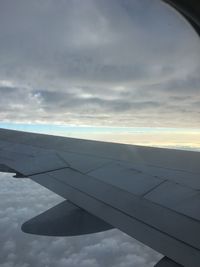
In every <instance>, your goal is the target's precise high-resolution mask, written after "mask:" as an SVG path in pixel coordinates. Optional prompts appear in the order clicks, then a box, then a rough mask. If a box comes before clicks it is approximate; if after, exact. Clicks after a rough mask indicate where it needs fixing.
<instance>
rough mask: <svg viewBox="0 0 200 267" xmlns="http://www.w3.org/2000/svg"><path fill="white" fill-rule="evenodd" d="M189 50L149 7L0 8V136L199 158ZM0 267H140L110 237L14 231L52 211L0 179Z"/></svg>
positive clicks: (143, 1)
mask: <svg viewBox="0 0 200 267" xmlns="http://www.w3.org/2000/svg"><path fill="white" fill-rule="evenodd" d="M199 72H200V40H199V37H198V36H197V34H196V33H195V32H194V30H193V29H192V28H191V26H190V25H189V24H188V23H187V22H186V21H185V20H184V19H183V18H182V17H181V16H180V15H179V14H177V13H176V12H174V11H173V10H172V9H171V8H169V7H168V6H167V5H165V4H163V3H161V2H160V1H158V0H151V1H149V0H123V1H122V0H109V1H107V0H84V1H82V0H59V1H57V0H46V1H41V0H34V1H31V0H18V1H12V0H0V127H3V128H10V129H18V130H26V131H33V132H43V133H50V134H57V135H64V136H70V137H79V138H85V139H94V140H103V141H112V142H121V143H129V144H141V145H151V146H162V147H172V148H174V147H175V148H180V149H190V150H199V148H200V127H199V122H200V108H199V107H200V86H199V84H200V78H199ZM0 181H1V187H0V233H1V238H0V267H18V266H19V267H29V266H39V267H40V266H46V267H53V266H58V267H62V266H65V267H78V266H80V267H85V266H87V267H89V266H92V267H93V266H94V267H100V266H105V267H113V266H115V267H129V266H131V267H132V266H135V267H147V266H153V265H154V264H155V262H156V261H158V260H159V259H160V258H161V255H160V254H158V253H157V252H155V251H153V250H151V249H150V248H148V247H146V246H144V245H143V244H141V243H139V242H137V241H136V240H134V239H133V238H130V237H128V236H127V235H125V234H123V233H122V232H120V231H119V230H111V231H107V232H104V233H99V234H95V235H88V236H83V237H75V238H55V237H54V238H47V237H37V236H32V235H27V234H24V233H22V232H21V230H20V225H21V224H22V223H23V222H24V221H26V220H28V219H29V218H31V217H33V216H35V215H37V214H38V213H40V212H42V211H44V210H46V209H47V208H48V207H52V206H54V205H55V204H57V203H58V202H60V201H62V199H61V198H60V197H58V196H57V195H55V194H53V193H52V192H49V191H48V190H47V189H45V188H42V187H41V186H39V185H37V184H34V183H33V182H31V181H29V180H28V179H22V180H17V179H13V178H12V177H11V175H10V174H1V173H0Z"/></svg>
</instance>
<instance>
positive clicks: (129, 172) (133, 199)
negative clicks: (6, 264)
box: [0, 129, 200, 267]
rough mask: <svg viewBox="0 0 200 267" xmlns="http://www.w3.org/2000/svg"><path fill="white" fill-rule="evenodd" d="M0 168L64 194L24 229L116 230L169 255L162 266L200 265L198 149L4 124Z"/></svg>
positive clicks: (45, 231) (53, 231)
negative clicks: (50, 132)
mask: <svg viewBox="0 0 200 267" xmlns="http://www.w3.org/2000/svg"><path fill="white" fill-rule="evenodd" d="M0 171H2V172H10V173H15V174H16V177H18V178H20V177H24V178H25V177H27V178H30V179H31V180H33V181H35V182H37V183H39V184H41V185H43V186H44V187H46V188H48V189H50V190H51V191H53V192H55V193H56V194H58V195H60V196H62V197H63V198H65V199H66V200H65V201H64V202H62V203H60V204H59V205H57V206H55V207H53V208H51V209H50V210H48V211H46V212H45V213H43V214H41V215H39V216H37V217H35V218H33V219H31V220H30V221H28V222H26V223H25V224H24V225H23V226H22V230H23V231H25V232H28V233H34V234H41V235H58V236H59V235H60V236H67V235H80V234H86V233H93V232H98V231H104V230H108V229H111V228H112V227H115V228H118V229H120V230H121V231H123V232H125V233H127V234H128V235H130V236H132V237H134V238H136V239H137V240H139V241H141V242H143V243H144V244H146V245H148V246H150V247H152V248H153V249H155V250H157V251H158V252H160V253H162V254H163V255H166V257H165V258H164V259H163V260H161V262H160V263H158V264H159V265H157V266H181V265H179V264H182V265H184V266H190V267H194V266H195V267H196V266H198V265H199V262H200V208H199V207H200V194H199V190H200V153H199V152H191V151H180V150H173V149H161V148H151V147H143V146H133V145H124V144H116V143H107V142H98V141H89V140H81V139H73V138H65V137H57V136H50V135H43V134H34V133H26V132H20V131H13V130H5V129H0ZM175 262H176V263H175Z"/></svg>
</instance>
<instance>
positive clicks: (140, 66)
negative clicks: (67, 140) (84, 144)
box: [0, 0, 200, 127]
mask: <svg viewBox="0 0 200 267" xmlns="http://www.w3.org/2000/svg"><path fill="white" fill-rule="evenodd" d="M0 37H1V42H0V94H1V99H0V103H1V108H0V119H1V121H3V120H4V121H5V120H7V121H18V122H48V123H50V122H52V120H53V121H54V122H61V123H72V124H92V125H95V124H96V125H101V124H102V123H103V124H104V125H106V124H109V125H115V126H117V125H118V122H119V121H120V122H122V121H123V120H122V118H120V117H119V116H120V112H121V113H122V114H121V116H122V117H124V122H126V125H124V124H123V123H121V126H141V125H142V126H152V125H156V126H173V125H176V126H180V127H181V126H191V127H197V126H198V122H199V110H198V107H197V105H193V103H194V102H197V101H198V100H199V97H200V87H199V84H200V83H199V82H200V81H199V70H200V42H199V37H198V36H197V35H196V34H195V32H194V30H193V29H192V28H191V27H190V26H189V24H187V23H186V21H184V19H183V18H182V17H181V16H179V15H178V14H177V13H175V12H173V11H172V10H171V8H168V7H167V6H166V5H165V4H163V3H161V2H160V1H158V0H152V1H149V0H142V1H141V0H140V1H139V0H134V1H131V0H126V1H117V0H111V1H105V0H95V1H94V0H86V1H84V2H83V1H80V0H69V1H64V0H62V1H59V2H58V1H55V0H47V1H45V3H43V1H39V0H36V1H34V2H32V1H25V0H19V1H18V2H17V3H15V2H13V1H10V0H8V1H7V0H2V1H1V3H0ZM186 96H189V97H188V101H186V99H183V98H182V97H186ZM177 99H179V100H178V101H177ZM183 111H189V112H188V113H187V114H188V116H189V117H192V119H191V120H190V123H189V119H188V120H187V119H186V120H185V119H183V118H185V112H183ZM116 112H117V113H118V114H117V118H116V116H115V113H116ZM166 113H169V115H168V117H167V115H162V114H166ZM93 114H96V117H97V119H96V121H95V120H94V119H92V120H91V119H90V118H91V117H93ZM131 114H132V116H131ZM150 114H151V116H150ZM161 115H162V116H161ZM99 118H108V119H107V120H106V119H105V120H103V119H102V120H101V119H99ZM130 118H131V119H130ZM172 118H176V122H175V123H174V122H173V121H174V119H173V120H172ZM141 119H142V120H141ZM154 122H156V123H154Z"/></svg>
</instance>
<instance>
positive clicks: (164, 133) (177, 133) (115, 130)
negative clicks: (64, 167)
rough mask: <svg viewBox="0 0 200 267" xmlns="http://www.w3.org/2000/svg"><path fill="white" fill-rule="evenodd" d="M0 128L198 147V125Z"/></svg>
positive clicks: (29, 125) (140, 143) (1, 124)
mask: <svg viewBox="0 0 200 267" xmlns="http://www.w3.org/2000/svg"><path fill="white" fill-rule="evenodd" d="M0 127H1V128H5V129H13V130H21V131H27V132H35V133H43V134H52V135H58V136H64V137H70V138H80V139H86V140H97V141H104V142H114V143H123V144H131V145H142V146H155V147H165V148H176V149H185V150H195V151H200V129H192V128H191V129H187V128H155V127H146V128H145V127H135V128H134V127H91V126H72V125H57V124H52V125H49V124H14V123H0Z"/></svg>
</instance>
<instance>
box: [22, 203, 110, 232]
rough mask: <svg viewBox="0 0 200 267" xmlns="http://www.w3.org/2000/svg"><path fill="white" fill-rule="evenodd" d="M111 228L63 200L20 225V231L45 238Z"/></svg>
mask: <svg viewBox="0 0 200 267" xmlns="http://www.w3.org/2000/svg"><path fill="white" fill-rule="evenodd" d="M112 228H113V226H111V225H110V224H108V223H106V222H104V221H103V220H101V219H99V218H97V217H96V216H94V215H92V214H90V213H88V212H86V211H85V210H83V209H81V208H79V207H77V206H75V205H74V204H72V203H71V202H69V201H67V200H65V201H63V202H61V203H60V204H58V205H56V206H55V207H53V208H50V209H49V210H47V211H45V212H44V213H42V214H40V215H38V216H36V217H34V218H32V219H30V220H29V221H27V222H25V223H24V224H23V225H22V231H23V232H25V233H29V234H36V235H46V236H76V235H84V234H92V233H97V232H102V231H106V230H110V229H112Z"/></svg>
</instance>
